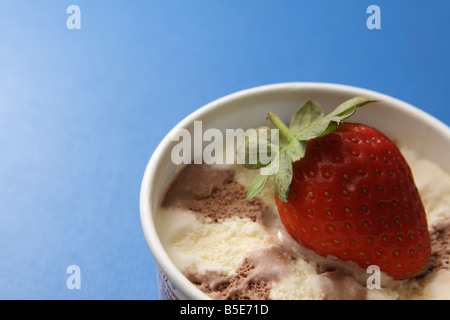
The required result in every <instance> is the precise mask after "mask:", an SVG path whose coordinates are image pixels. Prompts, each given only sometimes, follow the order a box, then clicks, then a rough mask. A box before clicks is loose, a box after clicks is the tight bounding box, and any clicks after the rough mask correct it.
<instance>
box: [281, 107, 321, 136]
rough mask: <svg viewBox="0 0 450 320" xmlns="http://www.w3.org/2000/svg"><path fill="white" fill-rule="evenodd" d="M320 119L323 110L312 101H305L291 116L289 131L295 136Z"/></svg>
mask: <svg viewBox="0 0 450 320" xmlns="http://www.w3.org/2000/svg"><path fill="white" fill-rule="evenodd" d="M322 117H323V110H322V108H321V107H320V105H319V104H317V103H316V102H315V101H313V100H307V101H306V102H305V103H304V104H303V105H302V106H301V107H300V108H298V110H297V111H296V112H295V113H294V115H293V116H292V118H291V121H290V122H289V129H290V130H291V131H292V133H293V134H297V133H299V132H300V131H301V130H302V129H304V128H306V127H307V126H309V125H310V124H311V123H312V122H314V121H316V120H318V119H320V118H322Z"/></svg>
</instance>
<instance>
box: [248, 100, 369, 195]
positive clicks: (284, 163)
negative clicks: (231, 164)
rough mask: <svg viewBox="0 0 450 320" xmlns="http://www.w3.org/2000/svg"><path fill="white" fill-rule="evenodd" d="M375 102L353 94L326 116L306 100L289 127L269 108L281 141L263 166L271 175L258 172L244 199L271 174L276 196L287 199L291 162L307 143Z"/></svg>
mask: <svg viewBox="0 0 450 320" xmlns="http://www.w3.org/2000/svg"><path fill="white" fill-rule="evenodd" d="M377 101H378V100H375V99H373V98H369V97H354V98H352V99H349V100H347V101H345V102H343V103H342V104H340V105H339V106H338V107H336V109H334V110H333V111H332V112H331V113H329V114H328V115H324V112H323V110H322V108H321V107H320V105H319V104H318V103H317V102H315V101H313V100H310V99H309V100H307V101H306V102H305V103H303V105H302V106H300V108H298V110H297V111H296V112H295V113H294V114H293V116H292V118H291V119H290V122H289V126H286V125H285V124H284V123H283V121H282V120H281V119H280V118H279V117H278V116H277V115H276V114H275V113H273V112H271V111H269V112H268V114H267V120H268V124H269V125H270V123H272V125H273V126H274V127H275V128H276V129H278V130H279V135H280V144H279V147H278V150H276V152H274V154H272V161H271V162H270V163H268V164H267V165H265V166H267V167H268V169H269V170H267V171H266V172H269V173H270V174H260V175H258V176H257V177H256V178H255V179H254V180H253V181H252V183H251V185H250V188H249V190H248V193H247V199H246V200H247V201H249V200H250V199H252V198H253V197H255V196H257V195H258V194H260V193H261V191H262V190H263V189H264V187H265V186H266V184H267V182H268V181H269V178H270V176H273V183H274V189H275V190H274V191H275V195H276V196H277V198H278V199H279V200H280V201H282V202H288V199H289V195H290V193H291V188H292V178H293V167H292V164H293V163H294V162H296V161H299V160H300V159H302V158H303V157H304V156H305V152H306V142H307V141H308V140H311V139H314V138H318V137H322V136H325V135H327V134H329V133H331V132H333V131H334V130H335V129H336V128H337V127H339V125H341V124H342V123H343V122H344V121H345V120H346V119H348V118H349V117H351V116H352V115H353V114H354V113H355V112H356V110H357V109H358V108H359V107H362V106H364V105H366V104H368V103H371V102H377ZM269 122H270V123H269ZM266 147H267V146H266ZM244 166H245V167H247V168H248V169H258V168H261V167H263V165H260V166H249V165H245V164H244Z"/></svg>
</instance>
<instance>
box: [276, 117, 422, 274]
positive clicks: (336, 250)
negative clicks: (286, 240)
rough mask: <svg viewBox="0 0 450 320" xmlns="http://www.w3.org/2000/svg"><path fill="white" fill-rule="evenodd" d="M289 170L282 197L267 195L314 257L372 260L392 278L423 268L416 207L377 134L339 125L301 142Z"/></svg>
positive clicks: (398, 159) (386, 142) (402, 171)
mask: <svg viewBox="0 0 450 320" xmlns="http://www.w3.org/2000/svg"><path fill="white" fill-rule="evenodd" d="M293 172H294V174H293V177H294V178H293V183H292V189H291V194H290V197H289V201H288V202H287V203H284V202H282V201H280V200H279V199H278V198H277V197H275V198H276V199H275V200H276V203H277V206H278V210H279V214H280V217H281V221H282V222H283V224H284V225H285V227H286V228H287V230H288V232H289V233H290V234H291V236H292V237H293V238H295V239H296V240H297V241H298V242H300V243H302V244H303V245H304V246H306V247H308V248H310V249H312V250H314V251H315V252H317V253H318V254H320V255H329V254H331V255H334V256H336V257H338V258H339V259H341V260H345V261H354V262H356V263H358V264H359V265H360V266H362V267H364V266H365V267H367V266H369V265H378V266H379V267H380V269H381V270H382V271H385V272H386V273H387V274H389V275H392V276H393V277H394V278H395V279H404V278H409V277H411V276H414V275H416V274H418V273H420V272H421V271H422V270H423V269H424V267H426V265H427V262H428V258H429V256H430V236H429V233H428V227H427V220H426V216H425V211H424V207H423V205H422V201H421V198H420V196H419V193H418V191H417V187H416V185H415V184H414V180H413V177H412V174H411V170H410V168H409V166H408V164H407V163H406V161H405V159H404V157H403V156H402V154H401V153H400V151H399V149H398V148H397V147H396V145H395V144H394V143H393V142H392V141H391V140H390V139H389V138H388V137H386V136H385V135H384V134H382V133H380V132H379V131H377V130H375V129H373V128H371V127H368V126H366V125H362V124H349V123H345V124H343V125H341V126H340V127H339V128H338V129H336V130H335V131H334V132H332V133H330V134H328V135H326V136H324V137H320V138H316V139H313V140H310V141H308V143H307V149H306V154H305V156H304V158H302V159H301V160H299V161H297V162H295V163H294V164H293Z"/></svg>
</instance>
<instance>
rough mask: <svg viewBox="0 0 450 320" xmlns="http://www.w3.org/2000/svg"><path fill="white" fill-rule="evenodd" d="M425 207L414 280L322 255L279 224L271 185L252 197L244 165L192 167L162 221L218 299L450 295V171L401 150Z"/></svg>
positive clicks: (184, 263)
mask: <svg viewBox="0 0 450 320" xmlns="http://www.w3.org/2000/svg"><path fill="white" fill-rule="evenodd" d="M401 150H402V153H403V154H404V155H405V157H406V159H407V160H408V163H409V165H410V166H411V168H412V171H413V174H414V179H415V182H416V185H417V187H418V189H419V192H420V195H421V197H422V200H423V204H424V206H425V208H426V211H427V220H428V225H429V229H430V233H431V238H432V256H431V261H430V264H429V270H428V271H427V272H426V273H425V274H423V275H421V276H419V277H414V278H411V279H409V280H405V281H401V280H393V279H392V278H390V277H389V276H387V275H384V274H382V278H381V288H379V289H378V288H373V289H369V288H368V287H367V279H368V277H369V276H370V274H368V273H367V270H365V269H362V268H361V267H359V266H358V265H356V264H355V263H353V262H342V261H339V260H338V259H336V258H335V257H333V256H328V257H322V256H318V255H317V254H315V253H314V252H312V251H310V250H308V249H306V248H304V247H302V246H301V245H299V244H298V243H297V242H296V241H294V240H293V239H292V238H291V237H290V235H289V234H288V233H287V232H286V230H285V229H284V226H283V225H282V224H281V222H280V220H279V216H278V212H277V207H276V205H275V202H274V195H273V191H272V188H271V187H270V186H268V187H266V188H265V189H264V191H263V193H262V194H260V195H259V196H258V197H257V198H254V199H252V200H251V201H250V202H246V201H245V197H246V194H247V187H246V186H248V185H249V184H250V182H251V181H252V180H253V178H254V176H255V174H256V172H255V171H254V170H246V169H244V168H242V167H241V166H238V165H222V166H219V165H213V166H207V165H187V166H186V167H185V168H183V169H182V170H181V171H180V172H179V174H178V175H177V177H176V179H175V180H174V181H173V182H172V184H171V185H170V187H169V189H168V190H167V193H166V195H165V197H164V199H163V201H162V203H161V206H160V212H159V215H158V220H157V227H158V233H159V236H160V239H161V242H162V244H163V246H164V247H165V249H166V251H167V253H168V255H169V256H170V258H171V259H172V261H173V262H174V263H175V265H176V266H177V267H178V268H179V269H180V270H181V271H182V272H183V274H184V275H185V276H186V277H187V278H188V279H189V280H190V281H192V282H193V283H194V284H195V285H197V286H198V288H199V289H200V290H202V291H203V292H205V293H206V294H208V295H209V296H210V297H211V298H213V299H450V265H449V259H450V244H449V241H450V240H449V239H450V176H449V175H448V174H447V173H446V172H445V171H444V170H442V169H441V168H440V167H438V166H437V165H435V164H434V163H433V162H431V161H429V160H427V159H426V158H424V157H422V156H420V155H419V154H417V153H416V152H415V151H413V149H411V148H407V147H404V146H403V147H402V146H401Z"/></svg>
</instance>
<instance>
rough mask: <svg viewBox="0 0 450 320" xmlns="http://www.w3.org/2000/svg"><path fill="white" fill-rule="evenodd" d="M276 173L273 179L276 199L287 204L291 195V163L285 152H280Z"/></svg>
mask: <svg viewBox="0 0 450 320" xmlns="http://www.w3.org/2000/svg"><path fill="white" fill-rule="evenodd" d="M279 157H280V158H279V161H280V164H279V168H278V172H277V173H276V174H275V175H274V177H273V183H274V187H275V194H276V196H277V198H278V199H280V200H281V201H283V202H287V201H288V199H289V195H290V194H291V187H292V176H293V169H292V161H291V159H290V157H289V155H288V153H287V152H286V151H285V150H282V151H281V152H280V156H279Z"/></svg>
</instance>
